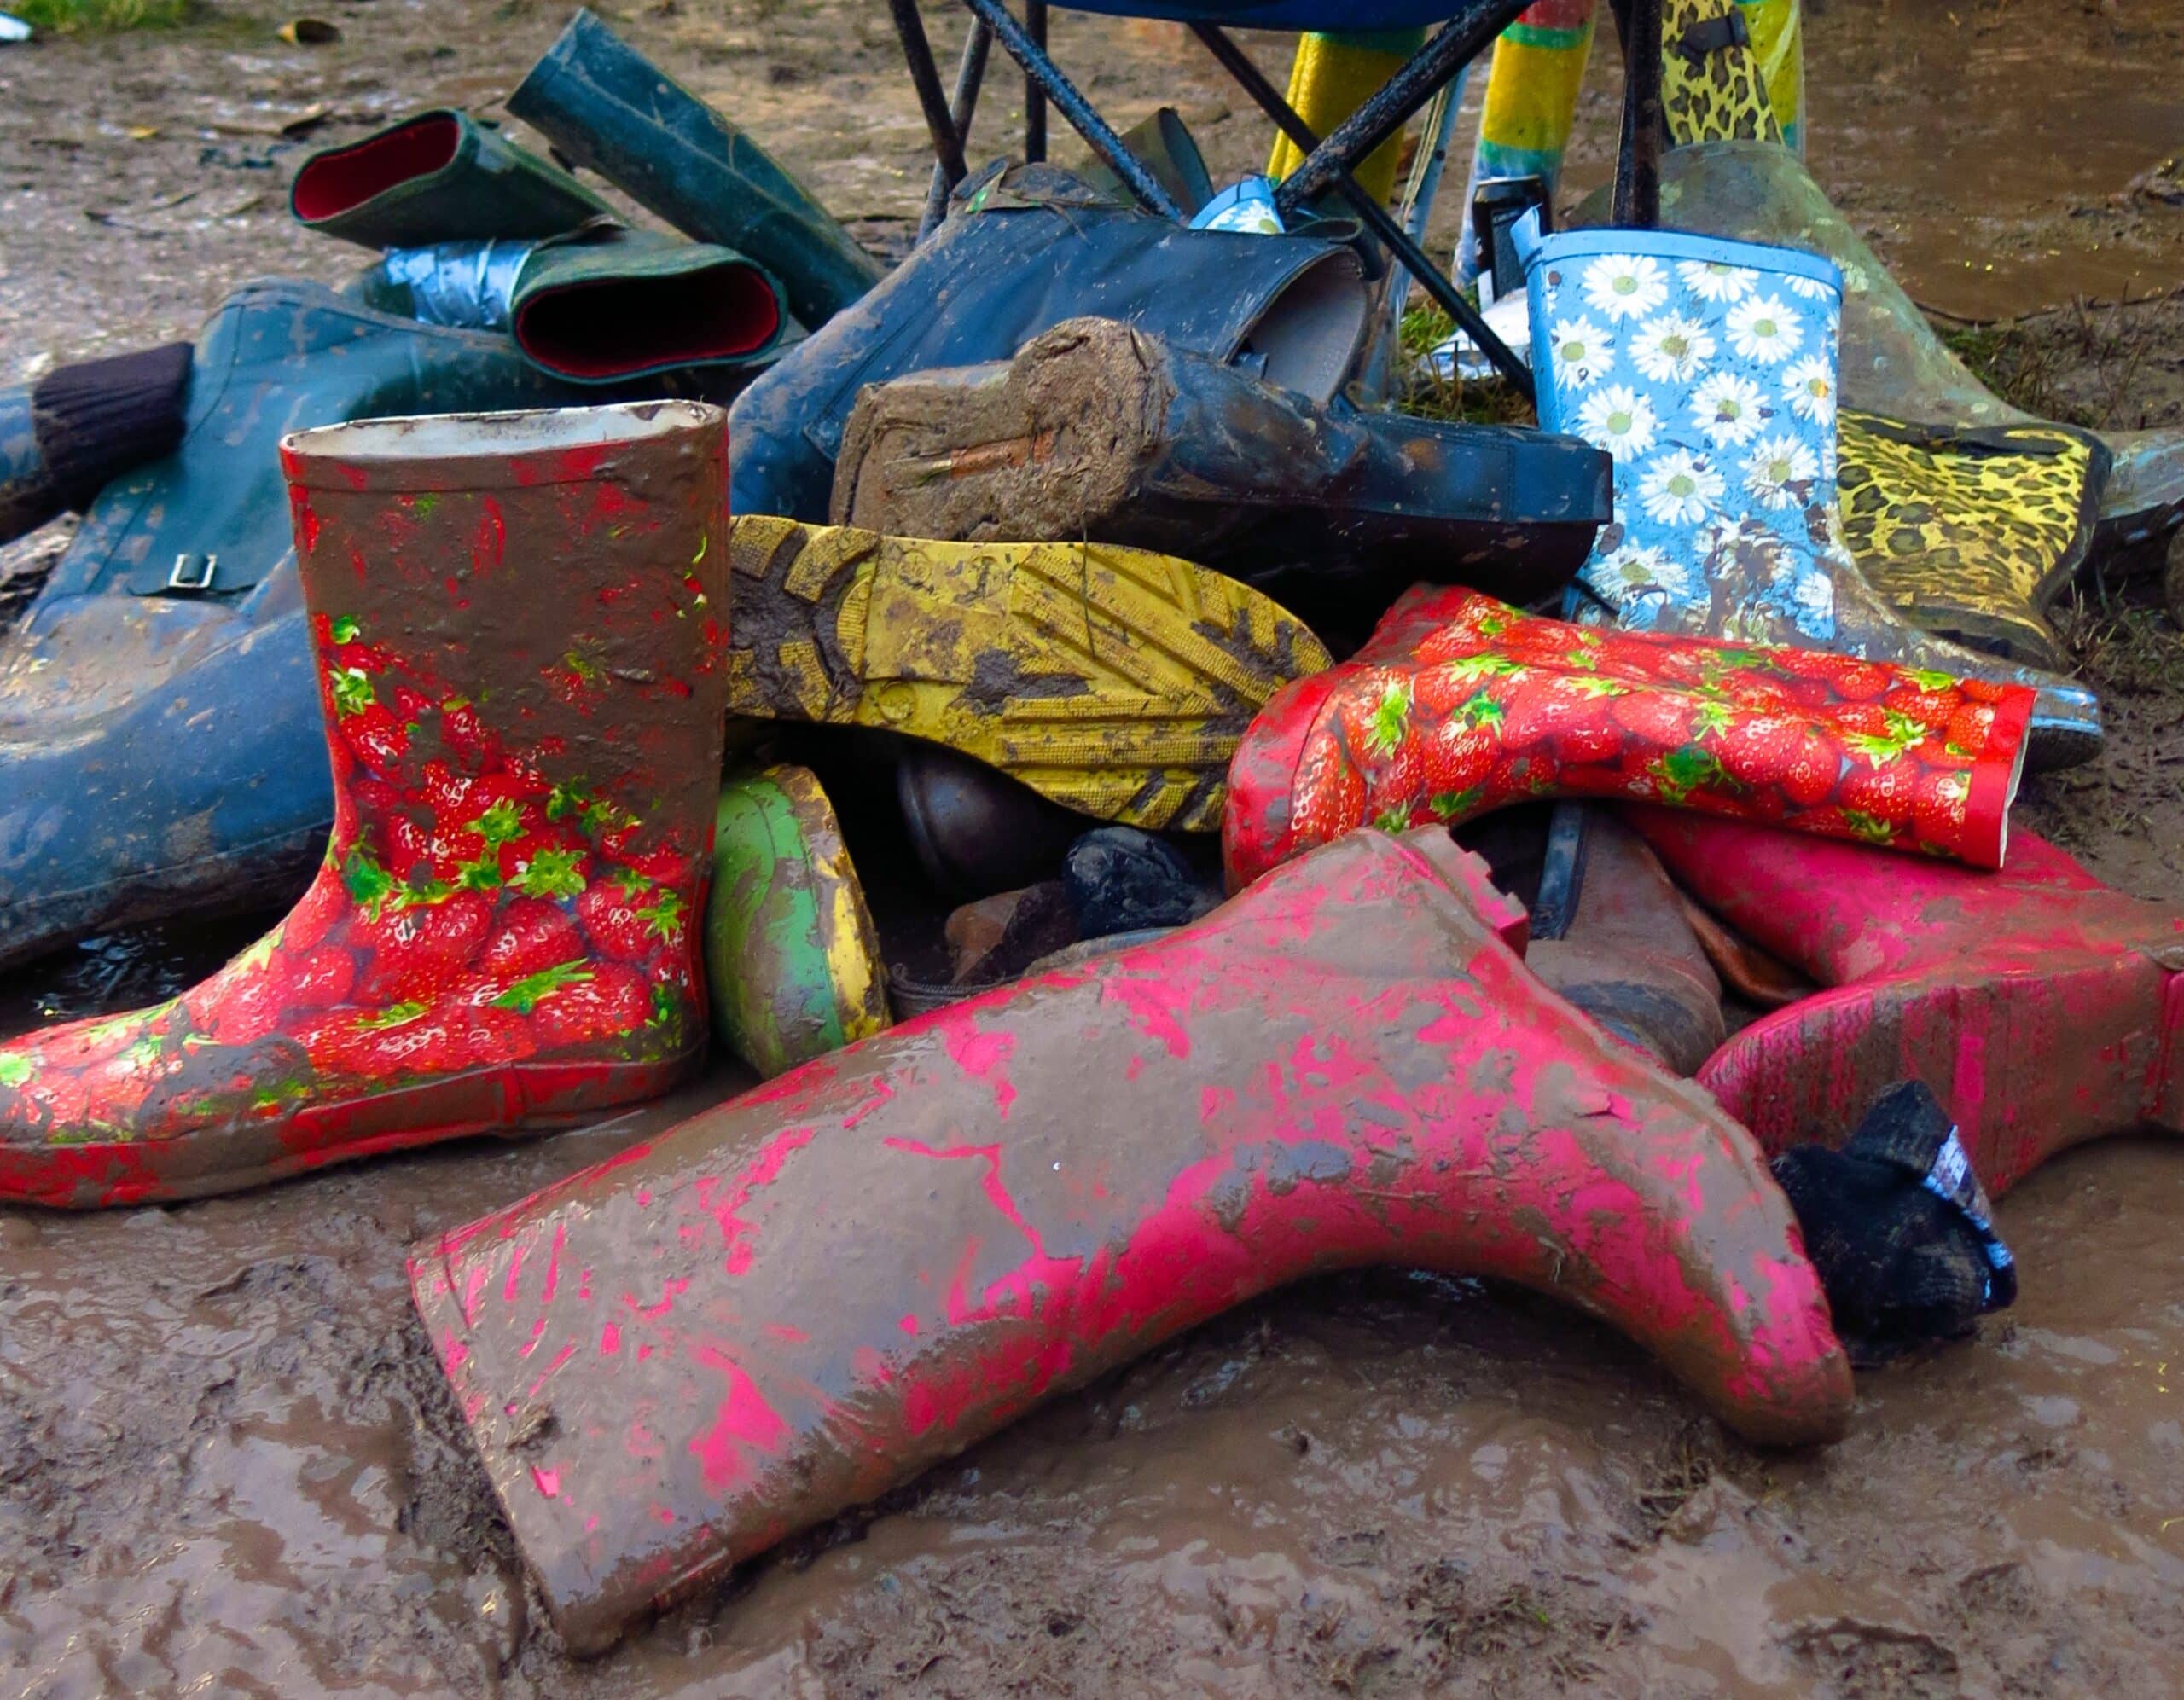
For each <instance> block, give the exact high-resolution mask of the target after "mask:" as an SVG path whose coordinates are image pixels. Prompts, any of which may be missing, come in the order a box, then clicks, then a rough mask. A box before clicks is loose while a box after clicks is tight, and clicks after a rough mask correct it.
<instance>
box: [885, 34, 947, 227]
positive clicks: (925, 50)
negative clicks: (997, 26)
mask: <svg viewBox="0 0 2184 1700" xmlns="http://www.w3.org/2000/svg"><path fill="white" fill-rule="evenodd" d="M887 5H888V9H890V10H891V11H892V12H893V13H894V15H895V33H896V35H897V37H898V38H900V39H901V41H902V44H903V58H904V59H906V60H908V61H909V65H910V82H911V83H912V84H913V85H915V88H916V90H917V91H918V105H919V106H921V107H923V108H924V109H925V127H926V130H927V131H930V132H931V134H932V157H933V158H934V159H936V160H938V161H939V162H940V169H941V171H942V174H943V175H944V176H945V177H947V179H948V187H949V188H950V189H954V188H955V187H956V184H957V183H961V182H962V181H963V172H964V165H963V138H962V137H961V136H959V135H957V134H956V122H955V119H953V118H952V117H950V114H949V111H948V96H945V95H944V94H943V93H941V91H940V72H939V70H938V68H937V67H935V66H934V64H933V62H932V43H931V42H929V41H927V40H926V37H925V20H924V19H922V18H921V17H920V16H919V15H918V5H917V0H887Z"/></svg>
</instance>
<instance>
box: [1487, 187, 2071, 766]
mask: <svg viewBox="0 0 2184 1700" xmlns="http://www.w3.org/2000/svg"><path fill="white" fill-rule="evenodd" d="M1785 157H1787V156H1785ZM1516 238H1517V242H1518V246H1519V249H1520V251H1522V252H1524V254H1525V276H1526V280H1527V283H1528V287H1529V288H1530V290H1531V323H1532V345H1533V346H1534V348H1536V349H1540V350H1544V351H1545V356H1546V357H1545V358H1544V359H1542V360H1541V361H1540V362H1539V363H1538V367H1537V375H1538V380H1539V409H1540V419H1541V422H1542V424H1545V425H1548V426H1550V427H1552V428H1555V429H1571V430H1574V431H1576V432H1577V433H1578V434H1579V435H1580V436H1583V438H1586V439H1587V440H1588V441H1589V442H1591V443H1594V444H1597V445H1599V446H1600V447H1601V448H1604V449H1606V450H1609V451H1610V452H1611V453H1612V454H1613V455H1614V456H1615V461H1616V478H1615V484H1616V519H1615V523H1614V524H1613V525H1610V526H1609V527H1608V528H1607V529H1606V530H1605V531H1602V532H1601V534H1600V541H1599V543H1598V544H1597V546H1596V548H1595V553H1594V558H1593V560H1592V561H1591V562H1590V564H1589V565H1588V566H1586V567H1585V569H1584V571H1583V573H1582V574H1581V575H1580V577H1581V582H1582V583H1583V585H1584V587H1585V589H1586V590H1587V591H1588V592H1589V595H1591V597H1592V598H1593V599H1594V601H1596V603H1597V604H1598V606H1599V608H1600V609H1602V610H1606V611H1607V612H1606V613H1605V614H1603V615H1602V616H1601V617H1602V618H1613V619H1614V620H1616V621H1617V622H1618V623H1619V624H1623V625H1625V626H1629V627H1632V628H1635V629H1636V630H1646V631H1657V632H1681V633H1686V634H1696V633H1702V632H1703V633H1705V634H1707V635H1712V636H1718V637H1728V638H1733V639H1735V640H1738V641H1745V642H1755V641H1756V642H1769V643H1788V644H1795V645H1798V646H1799V647H1805V648H1812V649H1822V650H1833V651H1834V652H1836V653H1838V654H1844V655H1851V656H1856V657H1859V658H1861V659H1866V660H1869V661H1885V662H1892V663H1895V664H1898V665H1901V666H1905V667H1910V668H1915V669H1918V670H1922V671H1929V672H1941V673H1949V674H1953V675H1955V676H1959V677H1968V678H1981V679H1988V680H1991V681H1994V682H1998V683H2013V684H2024V685H2030V686H2031V687H2032V688H2034V689H2036V690H2037V691H2038V692H2039V693H2040V703H2039V705H2038V707H2037V709H2036V711H2035V714H2034V717H2033V746H2032V759H2033V763H2034V765H2035V766H2039V767H2059V766H2065V765H2068V764H2069V763H2073V762H2079V761H2083V760H2086V759H2087V758H2088V757H2090V756H2091V755H2092V754H2093V753H2094V751H2097V750H2098V748H2099V747H2100V707H2099V704H2098V702H2097V701H2096V699H2094V694H2093V693H2092V692H2090V691H2088V690H2087V689H2085V688H2082V687H2081V686H2078V685H2076V684H2073V683H2071V682H2070V681H2068V680H2066V679H2063V678H2060V677H2058V676H2054V675H2053V674H2047V673H2041V672H2038V671H2036V670H2032V669H2030V668H2025V667H2021V666H2018V665H2016V664H2013V663H2009V662H2005V661H2001V660H1998V659H1995V657H1993V656H1989V655H1985V654H1983V653H1978V652H1976V651H1972V650H1968V649H1966V648H1964V647H1961V646H1960V645H1957V644H1952V643H1949V642H1946V641H1943V640H1941V639H1939V638H1936V637H1934V636H1932V635H1930V634H1928V633H1926V632H1924V631H1922V630H1919V629H1918V628H1917V627H1915V626H1913V625H1911V624H1907V623H1906V622H1905V621H1904V619H1903V618H1902V617H1901V616H1900V615H1899V614H1898V613H1897V612H1896V611H1895V610H1894V609H1892V608H1891V606H1889V605H1888V603H1887V602H1886V601H1885V600H1884V599H1883V598H1882V597H1881V596H1880V595H1879V594H1878V593H1877V592H1875V591H1874V590H1873V588H1872V587H1871V586H1870V585H1869V584H1868V583H1867V582H1866V580H1865V578H1864V577H1863V576H1862V574H1861V572H1859V570H1858V566H1857V563H1856V561H1855V560H1853V559H1852V558H1851V555H1850V550H1849V548H1848V547H1847V546H1846V544H1845V543H1844V537H1843V530H1842V525H1841V521H1840V518H1839V516H1838V513H1837V509H1836V453H1837V443H1836V428H1835V412H1836V403H1835V386H1836V338H1837V327H1838V322H1839V320H1840V316H1841V304H1842V288H1841V281H1840V278H1839V276H1838V274H1837V272H1836V270H1835V269H1834V267H1833V265H1832V264H1829V263H1828V262H1827V261H1826V260H1822V259H1817V258H1814V257H1813V256H1811V255H1809V254H1805V253H1801V252H1796V251H1794V250H1792V249H1788V248H1778V247H1762V246H1760V245H1758V244H1756V243H1751V242H1731V241H1722V240H1719V239H1717V238H1714V237H1709V236H1693V235H1686V234H1684V233H1682V232H1680V231H1659V230H1624V229H1591V230H1576V231H1565V232H1562V233H1560V234H1558V235H1552V236H1547V237H1544V238H1542V237H1540V236H1539V235H1537V233H1536V223H1531V222H1527V223H1520V224H1519V226H1518V227H1517V231H1516Z"/></svg>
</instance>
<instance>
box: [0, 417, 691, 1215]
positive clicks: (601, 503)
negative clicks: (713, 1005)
mask: <svg viewBox="0 0 2184 1700" xmlns="http://www.w3.org/2000/svg"><path fill="white" fill-rule="evenodd" d="M727 447H728V434H727V430H726V421H725V419H724V417H723V415H722V413H721V412H720V410H719V409H717V408H710V407H700V406H695V405H693V404H691V403H684V402H671V403H650V404H646V405H642V406H634V407H607V408H588V409H565V410H561V411H558V412H542V413H511V414H471V415H448V416H446V417H444V418H435V419H386V420H374V421H366V422H364V423H361V424H354V425H340V426H328V427H327V428H326V429H324V430H320V431H308V432H302V433H300V434H299V435H297V436H293V437H290V438H288V439H287V440H286V441H285V442H284V443H283V444H282V461H283V464H284V467H285V469H286V471H287V473H288V488H289V499H290V505H291V507H292V508H293V513H294V521H295V532H296V549H297V555H298V560H299V565H300V566H301V569H302V575H301V576H302V580H303V594H304V601H305V605H306V606H307V608H308V610H309V612H310V614H311V641H312V643H313V646H314V647H315V649H316V651H317V663H318V673H319V684H320V693H321V697H322V708H323V711H324V713H325V717H326V727H327V746H328V751H329V753H330V755H331V757H332V760H333V764H334V831H333V836H332V838H331V840H330V842H329V843H328V846H327V852H326V862H325V865H324V866H323V867H322V868H321V869H320V871H319V873H318V877H317V879H316V880H314V881H313V882H312V884H311V888H310V890H309V891H306V892H305V894H304V896H303V897H302V899H301V900H300V901H299V902H298V903H297V904H296V906H295V908H293V909H292V910H291V911H290V912H289V914H288V917H287V918H286V919H285V920H282V922H281V924H280V925H278V926H276V927H275V928H274V930H273V931H271V932H270V933H268V934H266V935H265V937H264V938H262V939H260V940H259V941H258V943H256V944H254V945H253V946H252V947H251V948H250V949H247V950H246V951H244V952H243V953H242V954H241V955H240V956H238V957H236V958H235V960H234V961H232V962H230V963H229V964H228V965H227V966H226V967H224V968H223V969H221V970H220V971H219V972H218V973H217V974H215V975H213V976H212V978H210V979H208V980H206V981H204V982H202V983H200V984H199V985H197V986H195V987H193V988H192V989H190V990H189V991H187V992H184V993H183V994H182V995H181V996H179V997H177V998H173V999H171V1000H170V1001H167V1002H166V1003H163V1004H160V1005H159V1006H157V1007H154V1008H151V1009H147V1010H140V1011H137V1012H135V1013H132V1014H128V1015H121V1016H113V1017H103V1018H94V1019H91V1020H88V1021H77V1022H71V1023H69V1024H66V1025H63V1026H59V1027H51V1028H48V1029H45V1030H44V1031H41V1032H35V1033H30V1034H26V1035H25V1036H23V1037H21V1038H20V1039H16V1040H14V1041H11V1042H9V1043H8V1044H5V1045H0V1200H6V1201H9V1202H17V1203H30V1204H61V1205H74V1206H89V1205H101V1204H140V1203H143V1202H146V1201H148V1200H156V1199H167V1198H195V1197H199V1196H200V1195H202V1194H205V1193H208V1192H228V1191H232V1190H233V1189H235V1188H236V1187H247V1186H251V1185H253V1184H255V1183H257V1182H259V1181H269V1180H273V1179H276V1178H278V1177H280V1176H282V1175H294V1174H298V1173H300V1172H302V1171H304V1170H307V1169H315V1168H317V1167H319V1166H320V1165H322V1164H324V1163H332V1162H334V1161H337V1160H339V1159H342V1158H355V1157H363V1156H367V1155H369V1154H370V1153H372V1152H384V1151H394V1150H398V1149H401V1148H403V1147H405V1146H418V1145H425V1144H428V1143H431V1142H433V1141H434V1140H444V1139H451V1138H454V1137H456V1136H457V1135H459V1134H477V1133H513V1132H516V1131H519V1130H521V1129H526V1128H546V1127H555V1126H562V1125H566V1124H567V1123H571V1122H574V1121H581V1120H584V1119H586V1118H588V1117H595V1116H596V1115H598V1114H599V1113H600V1112H601V1111H605V1110H607V1109H609V1108H611V1107H613V1106H616V1105H624V1104H629V1103H633V1102H636V1101H638V1100H641V1099H647V1098H651V1097H655V1096H657V1095H658V1094H660V1093H663V1092H665V1091H666V1090H667V1089H668V1088H670V1087H671V1086H673V1085H674V1084H675V1083H676V1082H677V1081H678V1080H680V1079H681V1078H682V1077H683V1075H684V1074H685V1073H686V1072H687V1071H688V1070H689V1068H690V1067H692V1066H693V1065H695V1064H696V1063H697V1062H698V1060H699V1059H700V1055H701V1054H702V1052H703V1048H704V1045H705V1036H706V1014H705V981H704V976H703V973H702V972H701V970H700V964H699V960H698V943H697V940H696V937H695V925H696V922H697V919H698V917H699V916H700V915H701V914H703V912H704V876H705V871H706V855H707V851H708V850H709V849H710V846H711V842H712V825H713V809H714V804H715V803H716V801H717V798H718V797H719V793H720V761H721V744H722V740H723V705H724V702H725V698H726V692H727V666H726V653H727V648H728V634H727V632H726V630H724V629H723V624H722V623H721V621H720V618H719V614H720V611H721V610H722V609H723V607H724V606H726V589H727V585H726V577H727V571H728V565H727V563H728V549H727V536H726V524H727V513H726V489H727V465H726V461H727ZM209 735H215V736H217V735H218V734H217V733H214V734H209Z"/></svg>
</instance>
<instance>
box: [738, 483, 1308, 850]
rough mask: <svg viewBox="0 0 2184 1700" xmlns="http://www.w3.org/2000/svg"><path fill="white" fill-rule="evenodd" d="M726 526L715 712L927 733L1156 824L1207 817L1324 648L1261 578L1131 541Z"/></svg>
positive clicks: (1121, 816) (1076, 799)
mask: <svg viewBox="0 0 2184 1700" xmlns="http://www.w3.org/2000/svg"><path fill="white" fill-rule="evenodd" d="M731 535H732V537H733V542H732V543H731V545H730V548H729V557H730V561H731V565H732V566H733V569H734V571H733V573H732V575H731V579H730V593H729V594H730V597H731V607H732V616H731V624H732V626H733V629H734V631H735V649H734V653H733V655H732V658H731V659H730V661H729V711H730V712H732V713H735V714H741V715H748V716H751V717H754V718H762V719H770V720H809V721H818V722H823V723H825V724H828V725H834V726H868V727H874V728H879V729H880V730H883V731H891V732H901V733H906V734H909V735H910V736H912V737H915V738H925V739H930V740H932V741H933V742H935V743H938V744H945V745H948V746H950V747H951V748H953V749H955V750H957V751H961V753H962V754H964V755H967V756H973V757H976V758H977V759H979V761H982V762H985V763H987V764H988V765H990V766H992V767H996V768H999V769H1002V771H1003V772H1005V773H1009V774H1013V775H1014V776H1015V777H1016V778H1018V779H1019V780H1023V782H1024V783H1025V784H1026V785H1028V786H1031V788H1032V789H1033V790H1034V791H1037V792H1040V793H1041V794H1042V795H1043V796H1045V797H1047V798H1051V799H1052V800H1053V801H1054V802H1056V803H1060V804H1066V806H1068V807H1069V808H1072V809H1076V810H1077V811H1078V812H1079V813H1081V814H1086V815H1096V816H1098V817H1100V818H1101V819H1102V820H1109V821H1122V822H1124V823H1125V824H1127V825H1130V826H1134V827H1147V828H1149V829H1152V830H1153V831H1159V830H1160V829H1161V828H1163V827H1178V828H1183V829H1186V830H1191V831H1199V832H1205V831H1210V830H1211V829H1212V827H1214V826H1215V824H1216V823H1217V821H1219V820H1220V818H1221V806H1222V800H1223V790H1224V786H1225V783H1226V780H1227V776H1228V769H1229V757H1230V756H1231V755H1232V754H1234V751H1235V748H1236V740H1237V739H1238V738H1239V737H1240V736H1241V735H1242V733H1243V730H1244V728H1245V727H1246V725H1248V724H1249V723H1250V722H1251V718H1252V716H1253V715H1255V714H1257V713H1258V711H1259V709H1260V707H1261V705H1263V704H1264V703H1265V701H1266V699H1268V698H1269V697H1270V696H1271V695H1273V694H1274V693H1275V690H1276V689H1277V688H1279V687H1280V686H1281V685H1283V684H1286V683H1287V682H1289V681H1291V680H1292V679H1296V678H1300V677H1302V676H1304V675H1305V674H1307V673H1313V672H1316V671H1318V670H1320V669H1321V668H1322V667H1325V666H1326V665H1327V661H1328V657H1327V651H1326V650H1325V649H1324V648H1322V647H1321V645H1320V641H1319V640H1318V639H1317V638H1316V637H1314V636H1313V635H1312V634H1311V633H1310V631H1308V630H1305V628H1304V625H1303V624H1301V623H1299V622H1298V620H1296V619H1294V618H1292V617H1291V616H1290V615H1288V614H1287V613H1285V612H1282V610H1281V609H1280V608H1279V607H1277V606H1275V604H1273V603H1272V602H1270V601H1268V600H1267V599H1266V598H1265V597H1263V596H1262V595H1259V594H1258V592H1257V591H1255V590H1252V589H1249V588H1248V587H1246V586H1245V585H1241V584H1238V583H1234V581H1232V580H1230V579H1227V578H1223V577H1222V576H1221V575H1220V574H1218V573H1217V572H1208V571H1207V570H1206V569H1205V568H1204V567H1199V566H1192V565H1191V564H1190V563H1189V562H1188V561H1183V560H1173V559H1170V558H1169V557H1167V556H1165V555H1157V554H1147V553H1145V552H1144V551H1142V550H1139V549H1125V548H1110V547H1108V546H1107V545H1104V544H1098V543H1092V544H1085V543H987V544H977V543H936V542H919V541H915V540H912V539H908V538H897V537H880V536H877V535H875V534H874V533H873V532H870V531H857V530H854V529H851V528H850V527H847V526H839V527H820V526H813V525H797V524H796V523H795V522H794V521H793V520H788V519H773V518H771V517H769V516H766V515H746V516H743V517H741V518H739V519H737V520H736V521H735V525H734V526H733V527H732V528H731Z"/></svg>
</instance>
